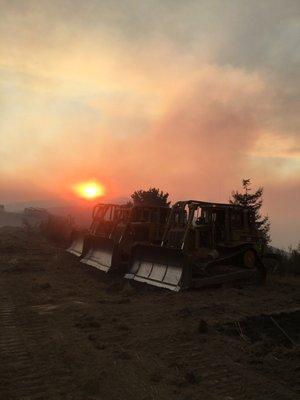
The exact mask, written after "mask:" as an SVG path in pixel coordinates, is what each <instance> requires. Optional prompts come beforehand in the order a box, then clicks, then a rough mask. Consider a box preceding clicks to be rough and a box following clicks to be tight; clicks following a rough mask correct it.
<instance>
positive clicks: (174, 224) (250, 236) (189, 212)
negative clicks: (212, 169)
mask: <svg viewBox="0 0 300 400" xmlns="http://www.w3.org/2000/svg"><path fill="white" fill-rule="evenodd" d="M256 239H257V234H256V229H255V224H254V217H253V215H252V212H251V210H249V209H247V208H242V207H239V206H235V205H230V204H218V203H205V202H198V201H186V202H178V203H176V204H175V205H174V206H173V208H172V211H171V214H170V218H169V221H168V224H167V227H166V231H165V233H164V237H163V241H162V245H163V246H164V245H166V246H170V247H174V248H181V249H182V250H186V251H192V250H195V249H199V248H208V249H214V248H216V247H217V246H237V245H239V244H242V243H245V242H247V243H251V242H255V241H256Z"/></svg>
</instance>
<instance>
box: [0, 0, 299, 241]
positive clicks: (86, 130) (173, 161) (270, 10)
mask: <svg viewBox="0 0 300 400" xmlns="http://www.w3.org/2000/svg"><path fill="white" fill-rule="evenodd" d="M0 11H1V12H0V14H1V22H0V87H1V91H0V105H1V108H0V114H1V115H0V117H1V118H0V202H3V203H9V202H16V201H29V202H30V201H31V200H37V199H41V200H45V199H57V200H59V199H63V200H64V199H67V200H69V201H72V199H73V198H72V196H73V194H72V190H71V188H72V186H73V185H74V184H76V183H77V182H81V181H84V180H94V179H98V180H99V181H100V182H102V183H103V184H104V185H105V187H106V191H107V196H108V197H124V196H125V197H126V196H128V195H129V194H130V193H131V192H132V191H133V190H135V189H139V188H147V187H149V186H159V187H160V188H162V189H163V190H166V191H168V192H169V193H170V194H171V198H172V200H177V199H186V198H199V199H204V200H213V201H227V200H228V197H229V194H230V192H231V190H233V189H236V188H239V186H240V181H241V179H242V178H248V177H250V178H251V179H252V181H253V184H254V186H260V185H262V186H264V187H265V211H266V212H267V213H268V214H269V215H270V217H271V222H272V237H273V241H274V244H276V245H284V246H286V245H288V244H289V243H292V244H296V243H297V242H298V241H299V240H300V218H299V217H300V210H299V208H300V206H299V203H300V201H299V200H300V140H299V125H300V124H299V92H298V90H299V77H298V71H299V58H297V57H298V55H297V51H295V50H296V48H297V43H298V39H297V38H299V2H298V1H286V2H284V4H283V3H282V2H281V1H276V0H272V1H271V0H270V1H268V0H266V1H264V2H261V1H252V2H247V3H246V2H245V3H244V4H242V2H240V1H235V0H233V1H230V2H227V3H226V4H225V5H224V2H222V1H217V0H206V1H200V2H199V1H196V0H195V1H186V2H180V1H176V0H172V1H170V0H165V1H154V0H148V1H138V0H136V1H133V0H132V1H122V2H121V1H115V0H111V1H109V2H108V1H100V0H98V1H96V0H87V1H85V2H82V1H79V0H78V1H77V0H73V1H68V0H60V1H58V0H53V1H50V0H43V1H37V0H27V1H26V2H24V1H8V0H7V1H6V0H0ZM297 79H298V80H297Z"/></svg>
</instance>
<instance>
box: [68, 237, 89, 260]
mask: <svg viewBox="0 0 300 400" xmlns="http://www.w3.org/2000/svg"><path fill="white" fill-rule="evenodd" d="M71 240H72V243H71V246H70V247H69V248H68V249H67V252H69V253H71V254H74V255H75V256H77V257H81V256H82V253H83V249H84V241H85V235H84V234H83V233H80V232H73V233H72V234H71Z"/></svg>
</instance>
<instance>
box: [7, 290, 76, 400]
mask: <svg viewBox="0 0 300 400" xmlns="http://www.w3.org/2000/svg"><path fill="white" fill-rule="evenodd" d="M0 292H1V297H0V356H1V363H0V376H1V379H0V398H1V399H5V400H29V399H30V400H37V399H43V400H46V399H60V398H65V396H66V395H67V393H68V392H69V393H70V392H72V390H73V389H74V383H73V379H72V374H71V371H70V370H69V368H68V367H67V366H66V365H64V363H62V362H61V360H58V359H57V357H55V355H54V356H53V357H49V356H48V357H47V359H45V358H44V357H43V351H40V341H39V339H41V338H43V337H44V336H45V334H47V335H50V334H51V326H49V324H47V321H46V320H43V319H41V318H39V315H38V314H34V313H32V312H31V310H28V312H25V313H24V311H23V313H22V318H20V317H19V316H18V309H17V307H16V306H15V305H14V303H13V301H12V299H11V298H10V297H9V296H8V295H7V294H6V293H5V287H4V285H1V286H0Z"/></svg>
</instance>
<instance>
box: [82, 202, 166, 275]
mask: <svg viewBox="0 0 300 400" xmlns="http://www.w3.org/2000/svg"><path fill="white" fill-rule="evenodd" d="M169 211H170V208H169V207H167V206H166V207H160V206H144V205H143V206H136V205H135V206H132V207H123V208H122V207H121V208H120V209H118V211H117V212H118V218H116V219H115V223H114V224H113V226H112V229H111V231H110V234H109V235H106V236H104V235H102V234H101V235H99V233H98V232H94V233H93V234H92V235H90V245H89V250H88V251H87V252H86V255H85V256H84V257H83V258H82V260H81V262H82V263H84V264H87V265H91V266H93V267H95V268H98V269H99V270H101V271H104V272H109V271H110V272H113V271H116V272H119V273H123V274H124V273H125V272H127V269H128V262H129V260H130V257H131V252H132V248H133V247H134V246H135V245H137V244H141V245H142V244H159V243H160V242H161V240H162V235H163V232H164V228H165V225H166V222H167V219H168V215H169ZM101 224H103V221H102V222H100V223H99V226H100V225H101Z"/></svg>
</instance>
